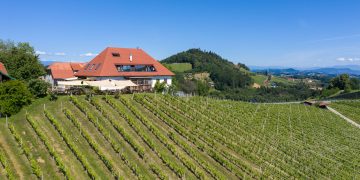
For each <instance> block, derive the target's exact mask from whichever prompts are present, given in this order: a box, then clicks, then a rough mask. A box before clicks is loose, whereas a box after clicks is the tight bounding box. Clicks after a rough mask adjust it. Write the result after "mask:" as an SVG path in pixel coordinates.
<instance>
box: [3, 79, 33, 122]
mask: <svg viewBox="0 0 360 180" xmlns="http://www.w3.org/2000/svg"><path fill="white" fill-rule="evenodd" d="M31 99H32V95H31V93H30V91H29V90H28V89H27V87H26V85H25V83H23V82H22V81H19V80H12V81H6V82H2V83H0V114H1V116H4V115H8V116H10V115H13V114H15V113H17V112H19V111H20V109H21V108H22V107H23V106H25V105H28V104H30V103H31Z"/></svg>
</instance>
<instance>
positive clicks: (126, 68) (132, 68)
mask: <svg viewBox="0 0 360 180" xmlns="http://www.w3.org/2000/svg"><path fill="white" fill-rule="evenodd" d="M116 69H117V70H118V71H119V72H155V71H156V70H155V67H154V66H151V65H116Z"/></svg>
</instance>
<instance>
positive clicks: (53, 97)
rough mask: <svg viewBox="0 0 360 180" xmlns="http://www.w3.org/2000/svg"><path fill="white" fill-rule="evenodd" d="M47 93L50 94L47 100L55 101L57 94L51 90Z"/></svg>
mask: <svg viewBox="0 0 360 180" xmlns="http://www.w3.org/2000/svg"><path fill="white" fill-rule="evenodd" d="M49 95H50V96H49V100H50V101H56V100H57V99H58V96H57V95H56V94H55V93H53V92H50V94H49Z"/></svg>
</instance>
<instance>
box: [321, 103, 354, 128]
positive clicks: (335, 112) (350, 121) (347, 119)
mask: <svg viewBox="0 0 360 180" xmlns="http://www.w3.org/2000/svg"><path fill="white" fill-rule="evenodd" d="M327 108H328V109H329V110H330V111H331V112H333V113H334V114H337V115H338V116H340V117H341V118H343V119H345V120H346V121H347V122H349V123H350V124H352V125H354V126H356V127H357V128H360V124H358V123H356V122H355V121H353V120H351V119H349V118H347V117H346V116H344V115H342V114H341V113H339V112H338V111H336V110H335V109H333V108H331V107H327Z"/></svg>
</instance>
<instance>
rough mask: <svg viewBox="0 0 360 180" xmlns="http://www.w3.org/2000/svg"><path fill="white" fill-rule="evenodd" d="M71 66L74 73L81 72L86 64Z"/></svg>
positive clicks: (73, 64) (72, 64)
mask: <svg viewBox="0 0 360 180" xmlns="http://www.w3.org/2000/svg"><path fill="white" fill-rule="evenodd" d="M70 65H71V68H72V70H73V71H80V70H81V69H82V68H83V67H84V66H85V65H86V63H70Z"/></svg>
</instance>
